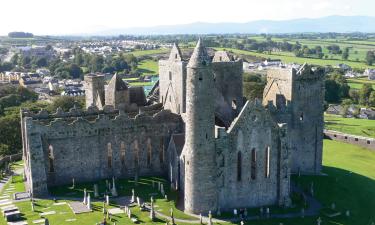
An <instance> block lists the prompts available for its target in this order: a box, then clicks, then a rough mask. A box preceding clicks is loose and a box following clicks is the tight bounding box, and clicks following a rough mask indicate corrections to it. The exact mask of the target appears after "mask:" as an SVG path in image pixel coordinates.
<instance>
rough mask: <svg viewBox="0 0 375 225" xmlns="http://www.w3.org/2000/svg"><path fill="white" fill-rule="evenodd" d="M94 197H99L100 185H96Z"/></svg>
mask: <svg viewBox="0 0 375 225" xmlns="http://www.w3.org/2000/svg"><path fill="white" fill-rule="evenodd" d="M94 197H95V198H97V197H99V188H98V184H94Z"/></svg>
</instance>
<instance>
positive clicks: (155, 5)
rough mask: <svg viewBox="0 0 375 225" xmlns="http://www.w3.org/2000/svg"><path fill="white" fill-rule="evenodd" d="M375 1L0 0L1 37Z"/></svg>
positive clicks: (280, 16)
mask: <svg viewBox="0 0 375 225" xmlns="http://www.w3.org/2000/svg"><path fill="white" fill-rule="evenodd" d="M374 8H375V1H374V0H356V1H354V0H185V1H180V0H131V1H128V0H0V9H1V10H0V16H1V18H2V19H1V22H0V35H6V34H7V33H8V32H11V31H25V32H31V33H34V34H37V35H61V34H66V35H71V34H89V33H93V32H97V31H104V30H109V29H115V28H129V27H149V26H157V25H175V24H187V23H193V22H214V23H216V22H249V21H254V20H287V19H296V18H318V17H324V16H330V15H344V16H345V15H346V16H351V15H363V16H375V11H374V10H373V9H374Z"/></svg>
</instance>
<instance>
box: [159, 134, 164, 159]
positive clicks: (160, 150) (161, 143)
mask: <svg viewBox="0 0 375 225" xmlns="http://www.w3.org/2000/svg"><path fill="white" fill-rule="evenodd" d="M159 161H160V164H162V163H164V138H163V137H161V138H160V148H159Z"/></svg>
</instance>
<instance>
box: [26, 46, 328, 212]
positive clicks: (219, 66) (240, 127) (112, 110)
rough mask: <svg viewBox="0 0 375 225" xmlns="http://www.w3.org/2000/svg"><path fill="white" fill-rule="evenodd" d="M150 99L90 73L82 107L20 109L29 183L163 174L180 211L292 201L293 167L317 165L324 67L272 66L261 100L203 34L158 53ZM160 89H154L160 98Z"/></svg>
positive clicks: (42, 185)
mask: <svg viewBox="0 0 375 225" xmlns="http://www.w3.org/2000/svg"><path fill="white" fill-rule="evenodd" d="M159 78H160V80H159V82H158V83H157V85H156V86H155V87H154V88H153V89H152V90H153V91H152V93H151V94H150V96H151V97H150V98H148V99H146V98H145V96H144V92H143V91H142V89H140V88H133V87H128V85H127V84H126V83H125V82H123V81H122V79H121V78H120V77H119V76H118V75H114V76H113V78H112V80H111V81H110V82H109V84H108V85H107V86H106V85H105V81H104V79H103V77H100V76H97V75H86V76H85V81H86V110H81V109H78V108H76V107H75V108H72V109H71V110H70V111H69V112H64V111H62V110H61V109H58V110H57V112H56V113H54V114H49V113H48V112H46V111H44V110H41V111H40V112H39V113H37V114H35V113H32V112H30V111H28V110H26V109H23V110H22V111H21V124H22V129H21V130H22V137H23V158H24V160H25V174H26V179H27V189H28V191H29V192H31V193H32V194H33V196H35V197H39V196H46V195H48V189H49V187H52V186H57V185H63V184H70V183H71V181H72V179H73V178H74V180H75V182H76V183H79V182H91V181H96V180H100V179H110V178H112V177H118V178H131V177H135V176H164V177H166V178H168V180H169V181H170V182H171V186H172V187H173V188H175V189H176V190H178V191H179V192H180V194H181V196H183V198H181V199H180V200H181V201H183V204H182V205H183V206H184V210H185V211H187V212H190V213H196V214H199V213H202V214H207V213H208V212H209V211H212V212H215V211H217V210H219V209H220V210H231V209H233V208H240V207H262V206H269V205H280V206H289V205H290V197H289V195H290V174H291V172H292V171H293V172H298V171H299V172H303V173H314V174H317V173H320V170H321V162H322V138H323V97H324V96H323V90H324V89H323V79H322V71H320V70H317V69H314V68H311V67H309V66H307V65H304V66H302V67H301V69H300V70H299V71H297V70H294V69H278V70H274V71H270V72H269V74H268V77H267V86H266V88H265V90H264V99H263V103H262V102H260V101H259V100H253V101H246V99H244V98H243V95H242V60H241V59H236V58H235V57H234V56H232V55H231V54H229V53H227V52H223V51H219V52H216V53H215V54H214V55H209V54H208V51H207V49H206V48H205V46H204V44H203V42H202V41H201V40H199V41H198V44H197V46H196V47H195V49H194V52H193V54H192V55H191V57H190V59H184V58H183V57H182V54H181V51H180V49H179V48H178V46H177V45H174V46H173V48H172V50H171V53H170V56H169V58H168V59H165V60H160V61H159ZM156 95H158V96H156Z"/></svg>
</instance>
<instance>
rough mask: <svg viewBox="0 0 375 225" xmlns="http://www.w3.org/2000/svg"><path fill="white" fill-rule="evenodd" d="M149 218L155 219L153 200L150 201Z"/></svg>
mask: <svg viewBox="0 0 375 225" xmlns="http://www.w3.org/2000/svg"><path fill="white" fill-rule="evenodd" d="M150 219H151V220H152V221H154V220H155V210H154V203H153V202H151V207H150Z"/></svg>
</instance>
